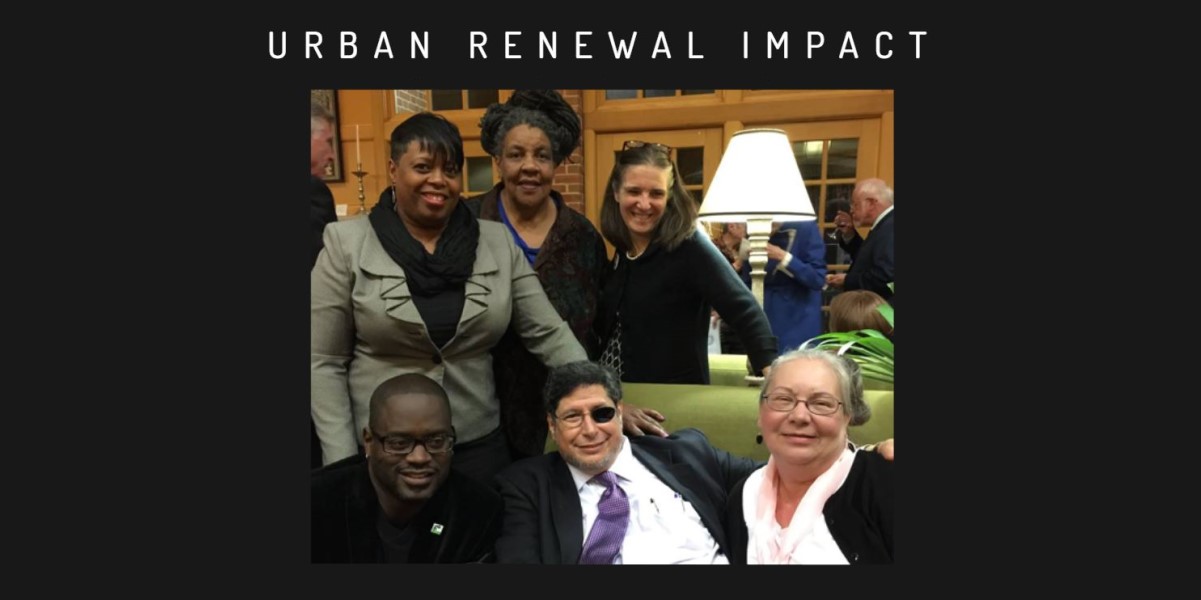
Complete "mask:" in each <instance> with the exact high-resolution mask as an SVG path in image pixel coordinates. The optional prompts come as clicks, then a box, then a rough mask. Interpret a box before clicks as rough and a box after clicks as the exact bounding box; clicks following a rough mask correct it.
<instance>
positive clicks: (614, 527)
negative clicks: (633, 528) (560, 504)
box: [580, 471, 630, 565]
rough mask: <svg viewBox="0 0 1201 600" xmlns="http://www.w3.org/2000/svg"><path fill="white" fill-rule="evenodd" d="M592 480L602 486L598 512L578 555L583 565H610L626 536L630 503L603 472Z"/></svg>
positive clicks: (608, 472) (610, 474)
mask: <svg viewBox="0 0 1201 600" xmlns="http://www.w3.org/2000/svg"><path fill="white" fill-rule="evenodd" d="M591 481H596V482H599V483H601V484H602V485H604V486H605V491H604V493H602V494H601V498H600V502H598V503H597V504H596V507H597V509H598V510H599V513H598V514H597V515H596V521H595V522H594V523H593V524H592V531H590V532H588V541H586V542H584V549H583V551H581V552H580V564H582V565H611V564H613V559H615V558H617V553H618V552H621V543H622V541H624V540H625V537H626V527H628V526H629V524H630V500H629V498H627V497H626V493H625V490H622V489H621V486H619V485H617V476H616V475H614V474H613V473H612V472H610V471H605V472H604V473H601V474H600V475H597V476H596V477H593V478H592V479H591Z"/></svg>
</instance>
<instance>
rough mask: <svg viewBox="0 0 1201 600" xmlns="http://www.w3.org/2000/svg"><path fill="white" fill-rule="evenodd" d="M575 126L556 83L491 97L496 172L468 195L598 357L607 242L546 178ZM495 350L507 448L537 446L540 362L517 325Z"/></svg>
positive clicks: (575, 136)
mask: <svg viewBox="0 0 1201 600" xmlns="http://www.w3.org/2000/svg"><path fill="white" fill-rule="evenodd" d="M580 130H581V126H580V117H579V116H578V115H577V114H576V112H575V110H574V109H572V108H571V105H570V104H568V103H567V101H566V100H564V99H563V96H561V95H560V94H559V92H557V91H555V90H515V91H514V92H513V95H512V96H510V97H509V99H508V101H506V102H505V103H503V104H493V105H491V106H489V107H488V110H487V111H486V112H485V113H484V116H483V118H482V119H481V120H480V143H481V144H482V145H483V146H484V150H486V151H487V152H488V154H489V155H491V156H492V158H493V160H495V163H496V169H497V171H498V172H500V181H499V182H498V183H497V184H496V186H495V187H493V188H492V189H491V190H489V191H488V192H487V193H485V194H483V195H482V196H477V197H475V198H471V199H469V200H467V202H466V204H467V206H468V208H470V209H471V210H472V212H474V213H475V214H476V215H477V216H478V217H479V218H480V219H483V220H488V221H498V222H500V223H503V224H504V225H505V227H506V229H508V231H509V234H510V235H511V236H512V238H513V242H514V243H515V244H517V247H518V248H519V249H520V250H521V251H522V253H523V254H524V255H525V257H526V259H527V260H528V261H529V262H530V265H531V266H532V267H533V268H534V272H535V273H537V274H538V279H539V280H540V281H541V282H542V287H543V289H544V290H545V291H546V295H547V297H548V298H549V299H550V302H551V305H553V306H554V307H555V310H557V311H558V312H559V316H561V317H563V320H565V321H567V324H568V325H569V326H570V327H571V330H572V332H573V333H574V334H575V336H576V339H578V340H579V342H580V343H581V344H582V345H583V346H584V347H585V348H586V349H587V350H588V352H589V355H590V356H593V357H595V355H596V348H595V347H594V346H595V343H593V342H592V340H591V339H590V338H591V336H590V332H591V329H592V321H593V319H595V318H596V304H597V297H598V295H599V293H600V286H601V277H602V274H603V269H604V265H605V262H606V258H607V257H606V254H605V245H604V242H603V241H602V240H601V236H600V233H598V232H597V231H596V228H595V227H593V226H592V223H590V222H589V221H588V219H586V218H585V217H584V215H582V214H580V213H579V212H577V211H575V210H572V209H571V208H570V207H569V206H567V204H565V203H564V202H563V196H562V195H560V194H559V192H556V191H555V190H554V189H552V188H551V185H552V183H553V182H554V178H555V169H557V168H558V167H559V165H561V164H563V162H564V161H566V160H567V159H568V158H569V157H570V156H571V153H572V151H573V150H575V148H576V146H577V145H578V144H579V141H580ZM492 356H493V372H494V374H495V378H496V390H497V395H498V397H499V399H500V404H501V419H502V421H503V422H504V425H505V428H506V431H507V432H508V434H509V435H508V438H509V447H510V450H511V451H512V452H513V455H514V457H515V458H519V457H522V456H538V455H541V454H542V453H543V451H544V449H545V445H546V414H545V411H544V410H543V406H542V404H541V397H542V386H543V384H544V383H545V382H546V367H545V366H544V365H543V363H542V361H540V360H538V359H537V358H536V357H535V356H533V355H532V354H530V353H529V352H528V351H527V350H526V349H525V347H524V346H523V345H522V344H521V341H520V339H519V338H518V336H517V335H515V333H514V332H509V333H508V334H506V335H505V338H504V339H503V340H501V343H500V344H498V345H497V346H496V347H495V348H494V349H493V352H492ZM634 410H637V409H634Z"/></svg>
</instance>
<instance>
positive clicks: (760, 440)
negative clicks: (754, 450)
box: [755, 433, 763, 445]
mask: <svg viewBox="0 0 1201 600" xmlns="http://www.w3.org/2000/svg"><path fill="white" fill-rule="evenodd" d="M755 443H756V444H760V445H762V444H763V434H762V433H760V434H759V435H757V436H755Z"/></svg>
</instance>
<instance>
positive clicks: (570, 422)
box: [555, 406, 617, 428]
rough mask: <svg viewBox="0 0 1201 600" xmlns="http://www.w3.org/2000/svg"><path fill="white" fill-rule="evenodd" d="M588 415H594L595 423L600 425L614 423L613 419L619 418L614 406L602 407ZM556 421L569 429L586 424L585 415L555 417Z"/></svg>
mask: <svg viewBox="0 0 1201 600" xmlns="http://www.w3.org/2000/svg"><path fill="white" fill-rule="evenodd" d="M588 414H591V415H592V422H593V423H596V424H597V425H600V424H602V423H608V422H609V421H612V420H613V417H615V416H617V409H616V408H614V407H612V406H601V407H598V408H594V409H592V410H591V411H590V412H589V413H588ZM555 420H556V421H559V422H560V423H563V424H564V425H566V426H568V427H571V428H575V427H579V426H580V425H583V424H584V413H578V412H571V413H567V414H566V415H563V416H561V417H560V416H558V415H555Z"/></svg>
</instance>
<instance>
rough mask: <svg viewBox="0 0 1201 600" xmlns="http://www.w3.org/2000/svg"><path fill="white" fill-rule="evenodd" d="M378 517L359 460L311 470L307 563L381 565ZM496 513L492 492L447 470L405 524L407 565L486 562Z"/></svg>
mask: <svg viewBox="0 0 1201 600" xmlns="http://www.w3.org/2000/svg"><path fill="white" fill-rule="evenodd" d="M379 514H380V506H379V500H377V499H376V496H375V488H374V487H373V486H372V485H371V475H370V473H368V472H367V460H366V459H365V458H364V457H362V456H351V457H349V458H345V459H342V460H340V461H337V462H333V463H330V464H328V465H326V466H325V467H324V468H321V469H318V470H316V471H313V476H312V519H313V523H312V524H313V527H312V548H311V551H312V562H314V563H375V562H383V549H382V547H381V544H380V539H379V533H378V530H377V524H376V523H377V521H376V520H377V519H378V518H379ZM501 515H502V510H501V499H500V496H499V495H497V493H496V492H495V491H494V490H492V489H490V488H488V487H487V486H485V485H483V484H481V483H477V482H476V481H475V480H474V479H471V478H469V477H467V476H466V475H461V474H459V473H457V472H455V471H454V470H451V472H450V475H449V476H448V477H447V478H446V481H445V482H444V483H443V485H442V487H441V488H440V489H439V490H438V492H437V493H436V494H434V497H433V498H430V500H429V502H428V503H427V504H426V506H425V508H424V509H423V510H422V511H421V512H420V513H418V515H417V516H416V517H414V518H413V521H411V522H410V523H409V526H410V527H413V528H415V531H416V532H417V538H416V539H415V540H414V541H413V546H412V549H411V551H410V553H409V561H408V562H410V563H469V562H482V561H490V560H491V558H492V556H491V553H492V546H493V543H494V542H495V541H496V536H497V535H498V534H499V533H500V518H501ZM434 523H441V524H442V525H443V526H444V528H443V530H442V533H441V535H434V533H433V532H431V531H430V529H431V527H432V525H433V524H434Z"/></svg>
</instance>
